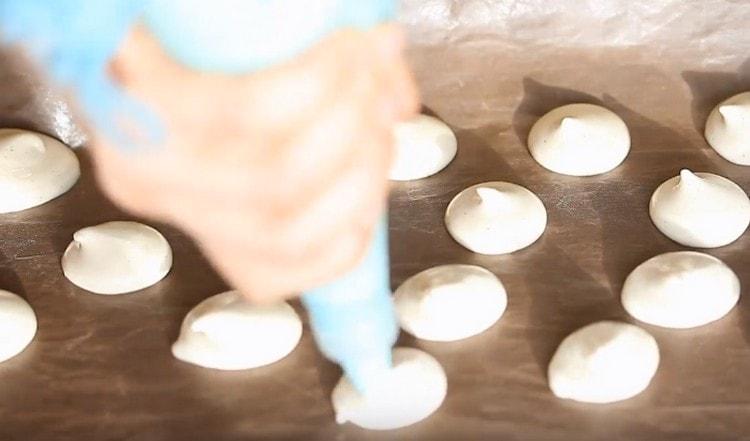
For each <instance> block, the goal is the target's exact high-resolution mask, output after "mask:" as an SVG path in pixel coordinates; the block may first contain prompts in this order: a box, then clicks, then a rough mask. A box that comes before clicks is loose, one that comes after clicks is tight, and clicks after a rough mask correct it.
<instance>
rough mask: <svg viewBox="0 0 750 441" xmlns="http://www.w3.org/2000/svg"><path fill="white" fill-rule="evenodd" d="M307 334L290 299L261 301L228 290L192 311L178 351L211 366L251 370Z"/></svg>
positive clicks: (187, 359)
mask: <svg viewBox="0 0 750 441" xmlns="http://www.w3.org/2000/svg"><path fill="white" fill-rule="evenodd" d="M301 337H302V321H301V320H300V318H299V316H298V315H297V313H296V312H295V311H294V309H293V308H292V307H291V306H289V304H287V303H286V302H279V303H275V304H268V305H256V304H253V303H250V302H249V301H248V300H247V299H246V298H245V297H243V296H242V295H241V294H240V293H239V292H237V291H228V292H225V293H222V294H218V295H215V296H213V297H209V298H207V299H206V300H204V301H202V302H201V303H199V304H198V306H196V307H195V308H193V309H192V310H191V311H190V312H189V313H188V315H187V316H186V317H185V320H184V321H183V322H182V328H181V329H180V337H179V338H178V339H177V341H176V342H175V343H174V345H172V354H173V355H174V356H175V357H176V358H178V359H180V360H182V361H185V362H188V363H192V364H196V365H198V366H203V367H207V368H213V369H222V370H238V369H250V368H255V367H259V366H264V365H267V364H271V363H273V362H275V361H278V360H281V359H282V358H284V357H286V356H287V355H289V353H291V352H292V351H293V350H294V348H295V347H296V346H297V343H299V340H300V338H301Z"/></svg>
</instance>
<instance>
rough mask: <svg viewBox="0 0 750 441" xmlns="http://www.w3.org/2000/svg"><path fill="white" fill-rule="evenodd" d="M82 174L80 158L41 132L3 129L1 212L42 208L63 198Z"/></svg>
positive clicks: (0, 135) (0, 146) (0, 137)
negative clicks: (59, 197) (47, 203)
mask: <svg viewBox="0 0 750 441" xmlns="http://www.w3.org/2000/svg"><path fill="white" fill-rule="evenodd" d="M80 175H81V170H80V165H79V163H78V158H76V155H75V154H73V152H72V151H71V149H70V148H68V147H67V146H66V145H64V144H63V143H61V142H60V141H58V140H56V139H54V138H51V137H49V136H47V135H42V134H41V133H36V132H30V131H28V130H20V129H0V213H12V212H16V211H21V210H26V209H29V208H33V207H36V206H38V205H42V204H44V203H46V202H49V201H51V200H52V199H55V198H56V197H58V196H61V195H62V194H64V193H65V192H67V191H68V190H70V188H71V187H73V185H74V184H75V183H76V182H77V181H78V178H79V177H80Z"/></svg>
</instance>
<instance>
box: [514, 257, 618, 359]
mask: <svg viewBox="0 0 750 441" xmlns="http://www.w3.org/2000/svg"><path fill="white" fill-rule="evenodd" d="M544 260H545V262H549V263H548V264H546V265H543V267H544V271H545V273H546V274H545V276H544V277H539V275H538V274H534V273H532V272H529V273H528V275H527V279H526V283H527V284H528V285H529V287H530V292H531V294H530V295H531V296H532V298H531V302H530V304H531V308H530V311H529V320H530V323H528V325H527V330H526V340H527V341H528V343H529V345H530V347H531V351H532V354H533V356H534V358H535V360H536V362H537V364H538V366H539V368H540V370H541V371H542V372H546V371H547V366H548V365H549V362H550V360H551V359H552V355H553V354H554V352H555V350H556V349H557V346H558V345H559V344H560V342H561V341H562V340H563V339H564V338H565V337H566V336H567V335H569V334H570V333H572V332H573V331H575V330H576V329H579V328H581V327H583V326H585V325H588V324H590V323H594V322H597V321H600V320H622V319H624V318H625V313H624V311H623V310H622V308H620V306H619V301H618V293H616V292H613V291H611V290H610V289H609V288H608V287H607V286H604V285H602V284H601V283H599V282H598V281H596V280H595V279H594V278H593V277H592V276H591V275H590V274H589V272H587V271H586V269H585V268H582V267H581V265H580V264H578V263H577V262H576V259H575V256H572V255H569V254H568V253H566V252H565V251H563V250H562V249H561V248H559V247H557V246H554V245H552V246H550V247H548V249H547V250H546V251H545V257H544Z"/></svg>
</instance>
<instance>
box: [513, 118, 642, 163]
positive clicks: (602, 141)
mask: <svg viewBox="0 0 750 441" xmlns="http://www.w3.org/2000/svg"><path fill="white" fill-rule="evenodd" d="M528 144H529V152H531V156H533V157H534V159H536V161H537V162H538V163H539V164H541V165H542V167H544V168H546V169H548V170H552V171H553V172H556V173H562V174H564V175H572V176H592V175H598V174H601V173H606V172H608V171H610V170H612V169H613V168H615V167H617V166H618V165H620V164H621V163H622V161H624V160H625V157H627V156H628V152H629V151H630V132H628V127H627V126H626V125H625V122H624V121H623V120H622V119H621V118H620V117H619V116H617V114H615V113H614V112H612V111H611V110H609V109H605V108H604V107H601V106H596V105H593V104H568V105H566V106H562V107H558V108H557V109H554V110H552V111H551V112H549V113H547V114H546V115H544V116H542V117H541V118H539V121H537V122H536V123H535V124H534V126H533V127H532V128H531V132H530V133H529V140H528Z"/></svg>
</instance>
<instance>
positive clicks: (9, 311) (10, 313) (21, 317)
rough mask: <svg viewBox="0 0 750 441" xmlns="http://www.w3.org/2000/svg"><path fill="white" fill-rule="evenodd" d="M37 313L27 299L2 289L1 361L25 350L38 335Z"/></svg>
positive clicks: (0, 299) (0, 320)
mask: <svg viewBox="0 0 750 441" xmlns="http://www.w3.org/2000/svg"><path fill="white" fill-rule="evenodd" d="M36 327H37V324H36V315H35V314H34V310H33V309H31V306H29V304H28V303H26V300H24V299H22V298H21V297H19V296H17V295H15V294H13V293H11V292H8V291H3V290H0V335H1V336H2V337H0V363H1V362H3V361H5V360H8V359H11V358H13V357H15V356H16V355H18V354H20V353H21V352H23V350H24V349H26V347H27V346H28V345H29V343H31V340H33V339H34V335H36Z"/></svg>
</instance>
